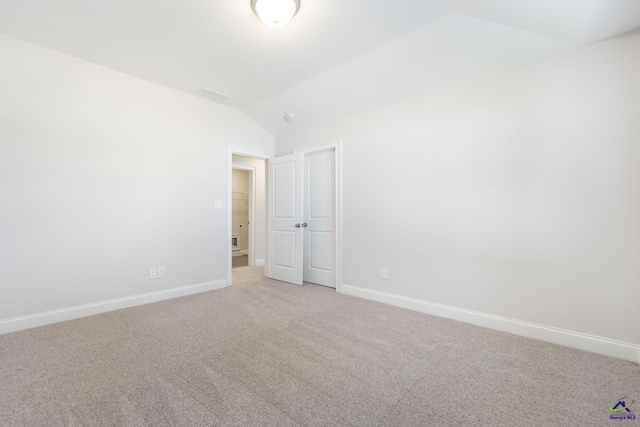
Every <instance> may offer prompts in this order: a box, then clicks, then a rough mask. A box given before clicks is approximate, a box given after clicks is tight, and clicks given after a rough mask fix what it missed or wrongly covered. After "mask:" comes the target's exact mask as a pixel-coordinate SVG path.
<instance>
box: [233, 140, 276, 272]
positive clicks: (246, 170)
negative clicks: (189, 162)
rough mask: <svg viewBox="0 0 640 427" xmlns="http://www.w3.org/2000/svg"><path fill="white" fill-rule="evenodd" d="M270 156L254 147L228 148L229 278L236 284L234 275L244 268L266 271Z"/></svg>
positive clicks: (253, 270)
mask: <svg viewBox="0 0 640 427" xmlns="http://www.w3.org/2000/svg"><path fill="white" fill-rule="evenodd" d="M267 157H268V155H265V154H262V153H259V152H255V151H253V150H247V149H243V148H239V147H229V148H228V163H227V168H228V169H227V171H228V174H227V177H228V181H227V182H228V184H227V189H228V191H227V237H228V238H227V248H228V249H227V257H228V258H227V259H228V267H227V281H228V283H230V284H235V280H234V277H235V276H236V275H237V273H239V272H241V271H242V270H243V269H249V270H252V274H255V272H258V273H261V272H262V271H264V265H265V258H266V256H265V253H266V223H267V218H266V216H267V215H266V158H267ZM234 270H235V272H233V271H234ZM261 274H263V273H261Z"/></svg>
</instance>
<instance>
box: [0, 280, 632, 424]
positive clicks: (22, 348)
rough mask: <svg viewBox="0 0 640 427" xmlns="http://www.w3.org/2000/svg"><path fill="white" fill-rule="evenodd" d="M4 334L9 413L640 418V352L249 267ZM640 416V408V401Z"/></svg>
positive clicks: (1, 382)
mask: <svg viewBox="0 0 640 427" xmlns="http://www.w3.org/2000/svg"><path fill="white" fill-rule="evenodd" d="M234 283H236V285H234V286H233V287H230V288H226V289H223V290H219V291H213V292H208V293H204V294H199V295H193V296H189V297H184V298H179V299H174V300H170V301H164V302H160V303H155V304H149V305H145V306H141V307H135V308H131V309H125V310H119V311H115V312H111V313H107V314H102V315H97V316H92V317H88V318H84V319H79V320H74V321H69V322H64V323H59V324H55V325H50V326H46V327H41V328H36V329H31V330H26V331H21V332H17V333H13V334H7V335H2V336H0V362H1V363H0V425H2V426H14V425H16V426H19V425H35V426H55V425H68V426H75V425H78V426H79V425H89V426H93V425H98V426H99V425H104V426H171V425H176V426H178V425H179V426H208V425H212V426H218V425H220V426H222V425H246V426H260V425H273V426H300V425H309V426H342V425H356V426H378V425H379V426H394V427H396V426H535V427H540V426H581V427H584V426H610V425H611V426H630V427H631V426H636V425H637V426H640V416H639V417H638V418H639V419H638V420H633V421H630V420H625V421H614V420H610V419H609V416H610V414H611V413H610V411H609V405H610V404H611V403H612V402H613V401H614V400H616V399H618V398H621V397H628V399H629V400H632V399H635V400H636V402H637V403H635V407H633V406H632V408H631V409H640V365H638V364H634V363H630V362H625V361H621V360H616V359H611V358H607V357H603V356H598V355H595V354H589V353H585V352H581V351H577V350H572V349H569V348H564V347H560V346H556V345H552V344H547V343H543V342H540V341H535V340H531V339H526V338H521V337H517V336H513V335H509V334H505V333H500V332H495V331H492V330H487V329H482V328H478V327H475V326H471V325H467V324H464V323H458V322H455V321H451V320H447V319H442V318H438V317H433V316H428V315H423V314H420V313H415V312H411V311H408V310H403V309H399V308H395V307H391V306H387V305H383V304H378V303H374V302H370V301H366V300H361V299H357V298H353V297H349V296H345V295H341V294H337V293H336V292H334V291H333V290H332V289H330V288H325V287H322V286H314V285H306V286H302V287H298V286H294V285H288V284H285V283H280V282H277V281H272V280H267V279H264V278H261V277H260V271H256V270H253V269H251V268H250V267H244V268H239V269H235V270H234ZM637 415H640V411H637Z"/></svg>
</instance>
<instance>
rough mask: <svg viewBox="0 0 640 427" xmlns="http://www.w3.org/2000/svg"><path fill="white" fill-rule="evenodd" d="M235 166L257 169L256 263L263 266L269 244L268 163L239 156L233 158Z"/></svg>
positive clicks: (255, 213)
mask: <svg viewBox="0 0 640 427" xmlns="http://www.w3.org/2000/svg"><path fill="white" fill-rule="evenodd" d="M232 162H233V164H234V165H238V166H246V167H251V168H255V174H256V176H255V181H256V184H255V185H256V187H255V189H254V191H255V203H256V205H255V212H254V215H255V218H254V221H255V224H254V226H255V233H254V235H255V239H256V242H255V245H254V246H255V254H254V258H253V259H254V261H256V262H258V263H259V264H263V263H264V260H265V254H266V247H267V242H266V240H265V236H266V235H267V182H266V176H267V172H266V161H265V160H261V159H253V158H251V157H245V156H237V155H234V156H233V157H232Z"/></svg>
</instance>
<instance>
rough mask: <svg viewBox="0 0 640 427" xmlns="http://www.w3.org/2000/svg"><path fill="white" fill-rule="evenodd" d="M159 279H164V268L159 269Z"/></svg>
mask: <svg viewBox="0 0 640 427" xmlns="http://www.w3.org/2000/svg"><path fill="white" fill-rule="evenodd" d="M158 277H164V267H158Z"/></svg>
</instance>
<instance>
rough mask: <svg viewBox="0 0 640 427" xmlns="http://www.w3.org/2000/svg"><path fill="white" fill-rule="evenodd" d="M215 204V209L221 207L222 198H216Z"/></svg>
mask: <svg viewBox="0 0 640 427" xmlns="http://www.w3.org/2000/svg"><path fill="white" fill-rule="evenodd" d="M215 206H216V209H222V207H223V206H224V205H223V204H222V200H216V202H215Z"/></svg>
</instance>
